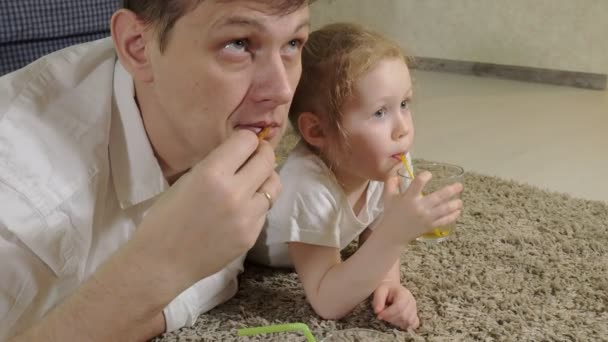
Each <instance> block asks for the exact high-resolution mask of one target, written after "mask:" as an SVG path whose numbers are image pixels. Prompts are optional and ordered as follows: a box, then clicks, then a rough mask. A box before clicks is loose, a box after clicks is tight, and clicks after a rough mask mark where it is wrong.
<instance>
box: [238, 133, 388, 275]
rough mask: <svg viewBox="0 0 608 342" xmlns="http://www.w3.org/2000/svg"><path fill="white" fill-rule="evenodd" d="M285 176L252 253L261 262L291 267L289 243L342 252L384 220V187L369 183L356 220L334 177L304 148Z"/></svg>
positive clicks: (290, 160) (299, 147)
mask: <svg viewBox="0 0 608 342" xmlns="http://www.w3.org/2000/svg"><path fill="white" fill-rule="evenodd" d="M279 174H280V177H281V183H282V185H283V191H282V192H281V194H280V195H279V197H278V198H277V200H276V202H275V203H274V205H273V207H272V209H271V210H270V212H269V213H268V216H267V220H266V224H265V227H264V231H263V233H262V234H261V235H260V238H259V239H258V241H257V242H256V245H255V246H254V248H253V249H252V250H251V251H250V254H249V256H250V258H251V259H252V260H253V261H255V262H258V263H262V264H266V265H269V266H275V267H290V266H291V265H292V264H291V262H290V261H289V256H288V252H287V242H303V243H308V244H312V245H319V246H326V247H334V248H338V249H339V250H342V249H344V248H345V247H346V246H347V245H348V244H349V243H350V242H352V241H353V240H354V239H356V238H357V237H358V236H359V235H360V234H361V233H362V232H363V231H364V230H365V228H368V227H370V228H371V226H372V224H373V223H374V221H376V220H377V219H378V218H379V217H380V215H381V214H382V211H383V202H382V191H383V189H384V183H382V182H377V181H370V182H369V185H368V187H367V191H366V197H365V204H364V205H363V207H362V209H361V211H360V213H359V215H358V216H356V215H355V213H354V212H353V210H352V207H351V205H350V204H349V202H348V200H347V198H346V195H345V194H344V191H343V190H342V188H341V186H340V185H339V184H338V182H337V181H336V178H335V177H334V174H333V173H332V172H331V171H330V170H329V168H328V167H327V166H326V165H325V163H324V162H323V161H322V160H321V159H320V158H319V157H318V156H317V155H316V154H314V153H313V152H311V151H310V149H309V148H308V147H306V146H305V145H304V144H303V143H300V144H298V145H297V146H296V148H294V150H293V151H291V153H290V154H289V157H288V158H287V161H286V162H285V164H284V165H283V167H282V168H281V171H280V173H279Z"/></svg>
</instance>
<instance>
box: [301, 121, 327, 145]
mask: <svg viewBox="0 0 608 342" xmlns="http://www.w3.org/2000/svg"><path fill="white" fill-rule="evenodd" d="M298 129H299V131H300V134H301V135H302V138H303V139H304V140H305V141H306V142H307V143H308V144H309V145H311V146H314V147H316V148H317V149H319V150H322V149H324V147H325V145H326V143H327V134H326V132H325V128H324V126H323V122H322V121H321V118H319V116H318V115H316V114H314V113H311V112H304V113H302V114H300V116H299V117H298Z"/></svg>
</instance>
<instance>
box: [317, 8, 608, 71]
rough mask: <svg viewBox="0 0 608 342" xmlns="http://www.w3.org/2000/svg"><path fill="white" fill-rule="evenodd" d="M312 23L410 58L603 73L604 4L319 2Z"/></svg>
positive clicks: (607, 11) (607, 59)
mask: <svg viewBox="0 0 608 342" xmlns="http://www.w3.org/2000/svg"><path fill="white" fill-rule="evenodd" d="M312 16H313V25H314V27H315V28H317V27H319V26H320V25H323V24H326V23H330V22H334V21H358V22H360V23H362V24H365V25H367V26H370V27H372V28H374V29H376V30H379V31H381V32H384V33H385V34H387V35H389V36H391V37H392V38H393V39H396V40H397V41H399V42H400V43H401V44H402V45H403V47H404V48H405V50H406V51H407V52H408V53H409V54H412V55H415V56H422V57H435V58H445V59H454V60H464V61H476V62H487V63H496V64H506V65H520V66H530V67H538V68H548V69H557V70H569V71H582V72H594V73H602V74H608V0H318V3H316V4H315V5H314V6H313V7H312Z"/></svg>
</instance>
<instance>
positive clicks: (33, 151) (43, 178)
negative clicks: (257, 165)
mask: <svg viewBox="0 0 608 342" xmlns="http://www.w3.org/2000/svg"><path fill="white" fill-rule="evenodd" d="M166 189H168V184H167V182H166V180H165V178H164V177H163V174H162V171H161V168H160V166H159V164H158V162H157V160H156V158H155V156H154V153H153V150H152V147H151V145H150V142H149V141H148V138H147V135H146V132H145V129H144V126H143V123H142V120H141V116H140V113H139V109H138V107H137V105H136V103H135V100H134V85H133V80H132V78H131V76H130V75H129V74H128V73H127V72H126V71H125V69H124V68H123V67H122V66H121V65H120V63H119V62H117V61H116V55H115V52H114V48H113V45H112V41H111V39H109V38H107V39H103V40H99V41H95V42H92V43H87V44H82V45H78V46H74V47H70V48H67V49H64V50H61V51H58V52H56V53H53V54H51V55H49V56H46V57H43V58H42V59H40V60H38V61H36V62H34V63H33V64H31V65H29V66H27V67H25V68H24V69H21V70H18V71H16V72H14V73H12V74H9V75H6V76H5V77H2V78H0V340H4V339H6V338H7V337H9V336H12V335H14V334H16V333H18V332H19V331H21V330H23V329H25V328H27V327H29V326H31V325H32V324H33V323H34V322H35V321H37V320H39V319H40V318H41V317H42V316H44V315H45V314H46V313H47V312H48V311H50V310H51V309H52V308H53V307H54V306H55V305H56V304H58V303H59V302H61V301H62V300H63V299H64V298H66V297H67V296H68V295H70V294H71V293H72V292H74V290H76V288H78V287H79V286H80V284H81V283H82V282H83V281H84V280H86V279H87V278H88V277H89V276H90V275H91V274H92V273H93V272H95V270H96V269H97V268H98V267H99V266H100V265H101V264H102V263H103V262H104V261H105V260H107V258H108V257H109V256H110V255H112V254H113V253H114V252H116V250H117V249H118V248H119V247H120V246H121V245H123V244H124V243H125V242H127V241H128V240H129V238H130V237H131V236H132V235H133V233H134V231H135V229H136V228H137V226H138V225H139V223H140V221H141V219H142V217H143V216H144V215H145V213H146V211H147V210H148V209H149V208H150V207H151V205H152V204H153V203H154V200H155V198H157V196H158V195H159V194H161V193H162V192H163V191H165V190H166ZM168 229H170V227H168ZM227 270H228V271H227V272H228V274H221V275H220V277H219V278H221V279H222V280H221V281H219V282H218V280H217V279H213V281H214V284H215V285H214V290H212V291H209V294H208V295H209V297H210V298H202V299H201V298H197V299H199V300H201V301H206V302H208V303H211V304H213V306H215V305H217V304H219V303H218V300H216V299H214V298H213V295H215V294H218V293H219V292H222V290H223V289H224V287H225V286H226V284H228V283H231V281H224V280H223V279H224V278H226V279H228V280H230V279H233V280H234V281H236V274H237V273H238V272H240V271H241V270H242V259H240V260H237V261H235V263H234V264H233V265H230V267H228V268H227ZM222 272H223V271H222ZM222 272H218V273H222ZM209 278H211V277H209ZM216 278H218V277H217V276H216ZM216 287H217V288H216ZM199 290H200V289H199ZM187 291H188V290H186V291H185V292H187ZM235 291H236V288H235V286H234V285H233V284H231V286H230V291H228V292H229V293H224V294H222V300H219V302H221V301H223V300H225V299H227V298H226V297H228V298H229V297H230V296H232V295H233V294H234V292H235ZM224 292H226V291H224ZM185 294H186V293H184V294H182V295H180V297H187V296H185ZM190 297H192V296H190ZM172 304H173V303H172ZM188 305H191V304H189V303H186V304H184V303H177V306H176V308H174V309H173V310H172V311H171V312H172V313H173V314H175V315H179V314H180V313H179V311H180V308H181V311H183V307H184V306H188ZM198 305H199V303H196V304H195V305H194V306H197V309H198ZM170 306H171V305H170ZM207 309H209V308H207ZM189 311H191V312H192V311H194V314H197V313H198V312H196V311H197V310H193V309H191V310H189ZM191 312H189V313H184V314H186V315H187V314H192V313H191ZM195 318H196V317H195ZM170 320H171V317H168V322H167V325H168V327H169V330H173V329H175V328H179V326H176V325H180V324H181V325H183V324H185V323H186V322H189V321H191V318H179V317H178V318H175V319H174V321H170ZM66 324H68V323H67V322H66Z"/></svg>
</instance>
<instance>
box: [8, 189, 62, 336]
mask: <svg viewBox="0 0 608 342" xmlns="http://www.w3.org/2000/svg"><path fill="white" fill-rule="evenodd" d="M0 203H2V206H1V207H0V274H1V275H2V276H1V277H0V340H1V341H3V340H5V339H7V338H9V337H11V336H13V335H15V334H16V333H18V332H20V331H22V330H24V329H26V328H27V327H29V326H30V325H32V324H33V323H34V322H35V321H37V320H39V319H40V318H41V317H42V316H43V315H44V314H45V313H46V311H48V310H50V309H51V308H52V307H53V306H54V304H56V303H52V302H53V301H55V302H58V301H59V297H60V296H61V295H62V294H61V293H60V292H59V291H54V290H53V288H54V286H56V285H57V284H58V283H59V278H58V277H57V276H56V274H55V273H54V272H53V271H52V270H51V269H50V268H49V267H48V265H47V264H45V263H44V262H43V261H42V260H41V259H40V258H39V257H38V256H37V255H36V254H35V253H33V252H32V251H31V249H29V248H28V247H27V246H26V245H25V244H24V243H23V242H22V241H21V240H20V239H19V238H18V237H17V236H16V235H15V234H14V233H13V230H15V229H16V228H17V227H15V221H14V220H13V218H15V217H16V216H19V217H20V218H22V219H23V221H22V222H23V224H29V225H30V227H32V226H34V225H39V227H38V228H39V229H44V223H43V220H42V219H41V218H40V217H38V216H37V214H36V212H35V211H34V210H32V209H31V208H28V207H27V206H26V205H24V201H23V199H20V198H19V197H18V196H16V193H15V192H14V191H12V190H11V189H10V188H8V186H6V185H5V184H3V183H2V182H0ZM28 209H29V210H28Z"/></svg>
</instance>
